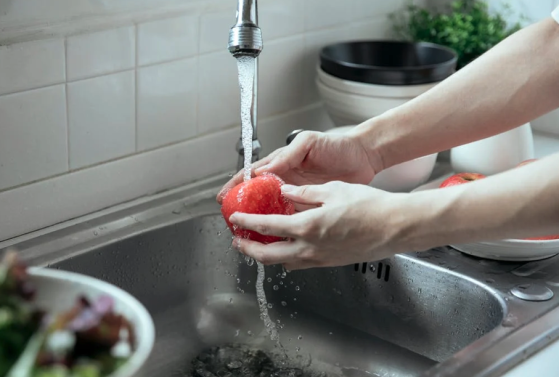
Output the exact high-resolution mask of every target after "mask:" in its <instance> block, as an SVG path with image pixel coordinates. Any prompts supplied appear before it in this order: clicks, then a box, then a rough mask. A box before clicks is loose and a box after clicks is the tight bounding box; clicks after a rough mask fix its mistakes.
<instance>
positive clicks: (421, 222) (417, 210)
mask: <svg viewBox="0 0 559 377" xmlns="http://www.w3.org/2000/svg"><path fill="white" fill-rule="evenodd" d="M441 194H442V193H441V192H440V191H438V190H429V191H424V192H417V193H411V194H399V195H401V200H399V201H398V202H397V204H396V205H397V208H394V210H393V211H392V212H393V213H395V214H397V216H395V217H394V218H393V219H392V224H391V227H392V228H393V229H395V232H394V233H393V234H392V239H393V243H394V244H395V245H398V247H397V248H398V249H400V250H403V251H424V250H428V249H430V248H433V247H437V246H443V245H445V242H446V241H447V235H448V232H449V230H450V229H449V227H451V226H452V225H453V224H448V223H445V222H444V221H441V219H442V218H443V217H444V214H445V213H446V211H447V209H448V207H449V202H452V201H453V200H454V199H453V198H448V197H445V196H446V195H443V197H441ZM445 194H446V193H445Z"/></svg>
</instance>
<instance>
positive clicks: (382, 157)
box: [347, 117, 390, 174]
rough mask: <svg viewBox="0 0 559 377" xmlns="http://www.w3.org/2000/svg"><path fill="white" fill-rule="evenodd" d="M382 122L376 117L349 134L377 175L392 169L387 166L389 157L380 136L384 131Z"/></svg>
mask: <svg viewBox="0 0 559 377" xmlns="http://www.w3.org/2000/svg"><path fill="white" fill-rule="evenodd" d="M380 122H381V120H380V119H379V118H377V117H375V118H372V119H369V120H367V121H365V122H363V123H361V124H359V125H357V126H356V127H354V128H353V129H352V130H351V131H350V132H348V133H347V136H348V137H349V138H350V139H352V140H353V142H354V143H355V144H356V145H359V146H360V147H361V148H362V149H363V152H364V153H365V154H366V156H367V159H368V161H369V165H370V166H371V167H372V169H373V170H374V172H375V174H378V173H380V172H381V171H383V170H384V169H387V168H389V167H390V166H389V165H388V164H387V161H386V157H387V156H386V153H384V152H383V148H382V141H381V140H382V139H381V137H380V135H379V133H380V132H381V130H382V126H381V125H380V124H379V123H380Z"/></svg>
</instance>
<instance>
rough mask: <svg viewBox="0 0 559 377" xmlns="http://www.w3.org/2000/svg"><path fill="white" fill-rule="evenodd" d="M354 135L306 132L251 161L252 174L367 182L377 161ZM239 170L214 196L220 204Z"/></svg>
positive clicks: (304, 181) (297, 180) (299, 181)
mask: <svg viewBox="0 0 559 377" xmlns="http://www.w3.org/2000/svg"><path fill="white" fill-rule="evenodd" d="M372 160H373V158H372V157H371V156H370V155H369V154H368V153H367V150H366V149H365V147H364V146H363V144H362V143H361V142H360V140H359V138H358V137H357V136H353V135H346V134H323V133H321V132H312V131H305V132H302V133H300V134H299V135H297V137H296V138H295V139H294V140H293V142H292V143H291V144H289V145H288V146H286V147H283V148H280V149H278V150H276V151H275V152H273V153H271V154H270V155H269V156H268V157H266V158H264V159H262V160H260V161H257V162H256V163H254V164H253V167H252V169H253V171H252V175H253V176H254V175H261V174H263V173H273V174H276V175H278V176H279V177H281V178H282V179H283V180H284V181H285V182H286V183H287V184H292V185H298V186H300V185H309V184H322V183H326V182H330V181H343V182H349V183H361V184H368V183H370V182H371V181H372V179H373V177H374V176H375V173H377V172H378V171H380V168H379V166H378V163H376V162H375V161H372ZM243 174H244V173H243V171H240V172H238V173H237V174H236V175H235V176H234V177H233V178H231V180H230V181H229V182H228V183H227V184H226V185H225V186H224V187H223V188H222V190H221V191H220V192H219V194H218V195H217V201H218V202H219V203H221V201H222V199H223V197H224V195H225V193H227V191H228V190H230V189H231V188H233V187H235V186H236V185H237V184H239V183H241V182H242V180H243Z"/></svg>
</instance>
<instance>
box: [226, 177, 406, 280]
mask: <svg viewBox="0 0 559 377" xmlns="http://www.w3.org/2000/svg"><path fill="white" fill-rule="evenodd" d="M282 190H283V193H284V195H285V196H286V197H288V198H289V199H291V200H293V201H294V202H295V203H296V207H298V208H299V209H302V212H298V213H295V214H294V215H291V216H284V215H253V214H245V213H235V214H233V215H232V216H231V218H230V221H231V222H232V223H233V224H235V225H238V226H239V227H242V228H245V229H250V230H254V231H256V232H258V233H261V234H264V235H274V236H279V237H286V238H288V239H289V240H288V241H282V242H276V243H272V244H269V245H264V244H261V243H258V242H254V241H250V240H247V239H241V238H236V239H235V240H234V241H233V246H234V247H235V248H237V249H238V250H239V251H240V252H241V253H243V254H245V255H247V256H249V257H252V258H254V259H256V260H257V261H259V262H261V263H263V264H265V265H270V264H283V265H284V267H285V268H286V269H287V270H298V269H306V268H313V267H333V266H343V265H348V264H353V263H360V262H372V261H375V260H380V259H384V258H387V257H390V256H392V255H394V254H396V253H397V252H402V251H405V248H404V247H403V245H400V244H398V243H397V242H395V241H394V240H398V239H399V238H398V237H397V236H396V235H397V233H398V230H397V229H396V227H392V226H390V225H389V224H391V223H394V222H393V220H394V221H396V223H401V220H402V219H403V218H404V217H405V211H404V210H403V208H402V207H401V206H400V205H399V204H400V201H399V198H403V194H391V193H387V192H384V191H380V190H376V189H374V188H372V187H369V186H365V185H356V184H348V183H342V182H329V183H326V184H323V185H309V186H300V187H296V186H289V185H284V186H283V187H282ZM309 208H310V209H309Z"/></svg>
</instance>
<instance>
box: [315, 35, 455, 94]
mask: <svg viewBox="0 0 559 377" xmlns="http://www.w3.org/2000/svg"><path fill="white" fill-rule="evenodd" d="M457 58H458V56H457V55H456V52H454V50H452V49H450V48H447V47H444V46H440V45H437V44H434V43H426V42H418V43H414V42H397V41H360V42H344V43H338V44H334V45H329V46H326V47H324V48H323V49H322V50H321V52H320V65H321V68H322V69H323V70H324V71H325V72H326V73H329V74H330V75H332V76H336V77H338V78H340V79H343V80H349V81H356V82H361V83H367V84H376V85H420V84H428V83H433V82H438V81H442V80H444V79H446V78H447V77H448V76H450V75H452V74H453V73H454V72H455V71H456V62H457Z"/></svg>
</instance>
